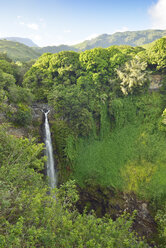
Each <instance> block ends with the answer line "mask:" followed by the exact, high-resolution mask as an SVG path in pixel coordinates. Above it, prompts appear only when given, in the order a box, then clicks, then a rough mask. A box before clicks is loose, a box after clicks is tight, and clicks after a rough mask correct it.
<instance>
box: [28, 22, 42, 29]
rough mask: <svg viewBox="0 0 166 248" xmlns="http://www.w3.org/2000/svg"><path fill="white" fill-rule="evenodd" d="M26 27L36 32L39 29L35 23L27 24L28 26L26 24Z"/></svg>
mask: <svg viewBox="0 0 166 248" xmlns="http://www.w3.org/2000/svg"><path fill="white" fill-rule="evenodd" d="M26 26H27V27H28V28H30V29H33V30H38V29H39V25H38V24H36V23H29V24H26Z"/></svg>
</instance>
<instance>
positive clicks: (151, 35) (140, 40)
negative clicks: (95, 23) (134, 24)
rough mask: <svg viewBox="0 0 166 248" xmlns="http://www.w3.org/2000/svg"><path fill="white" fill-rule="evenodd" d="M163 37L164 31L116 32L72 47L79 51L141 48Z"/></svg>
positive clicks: (165, 32)
mask: <svg viewBox="0 0 166 248" xmlns="http://www.w3.org/2000/svg"><path fill="white" fill-rule="evenodd" d="M163 36H166V30H143V31H127V32H117V33H114V34H110V35H109V34H102V35H100V36H97V37H96V38H94V39H92V40H86V41H84V42H82V43H80V44H77V45H75V46H74V47H75V48H77V49H79V50H87V49H92V48H95V47H103V48H107V47H109V46H112V45H129V46H142V45H144V44H147V43H151V42H153V41H154V40H157V39H159V38H161V37H163Z"/></svg>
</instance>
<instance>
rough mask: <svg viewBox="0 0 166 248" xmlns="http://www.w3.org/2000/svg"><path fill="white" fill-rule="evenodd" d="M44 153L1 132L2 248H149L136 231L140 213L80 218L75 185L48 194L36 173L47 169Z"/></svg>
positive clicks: (33, 145)
mask: <svg viewBox="0 0 166 248" xmlns="http://www.w3.org/2000/svg"><path fill="white" fill-rule="evenodd" d="M42 149H43V145H42V144H40V145H39V144H38V145H36V144H35V143H34V140H32V141H29V140H28V139H17V138H15V137H13V136H9V135H7V134H6V132H5V130H4V129H2V128H1V129H0V156H1V162H0V202H1V205H0V219H1V222H0V246H1V247H2V248H8V247H11V248H14V247H18V248H21V247H59V248H64V247H71V248H72V247H80V248H81V247H89V248H90V247H102V248H104V247H105V248H106V247H112V248H116V247H122V248H124V247H126V248H127V247H128V248H129V247H130V248H131V247H133V248H136V247H137V248H141V247H143V248H145V247H148V245H147V244H146V243H145V242H144V241H141V240H139V239H138V238H137V237H136V235H135V233H134V232H132V231H131V226H132V223H133V219H134V217H135V214H133V216H129V215H128V214H124V215H123V216H121V217H119V218H118V219H117V220H116V221H113V220H112V219H110V218H109V217H104V218H103V219H101V218H97V217H96V216H95V215H94V214H93V213H91V214H88V215H87V214H86V213H85V212H84V213H83V214H82V215H81V214H80V213H79V212H78V211H77V210H76V209H75V203H76V202H77V200H78V194H77V191H76V186H75V184H74V182H73V181H68V182H67V183H66V184H65V185H62V186H61V187H60V188H59V189H56V188H55V189H54V190H50V194H48V190H49V189H48V187H47V186H46V184H45V182H44V181H43V179H42V174H39V173H38V172H37V171H38V170H41V169H42V168H43V161H44V158H40V159H39V158H38V155H39V154H40V153H41V151H42ZM34 168H35V170H34ZM36 170H37V171H36Z"/></svg>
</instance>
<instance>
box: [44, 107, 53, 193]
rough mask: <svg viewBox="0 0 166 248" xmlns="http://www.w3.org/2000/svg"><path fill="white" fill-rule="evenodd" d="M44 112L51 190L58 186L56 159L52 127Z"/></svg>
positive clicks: (48, 174) (46, 113)
mask: <svg viewBox="0 0 166 248" xmlns="http://www.w3.org/2000/svg"><path fill="white" fill-rule="evenodd" d="M49 112H50V110H48V111H47V112H45V111H43V113H44V115H45V123H44V127H45V146H46V156H47V163H46V164H47V176H48V178H49V184H50V187H51V188H54V187H55V186H56V175H55V168H54V157H53V149H52V141H51V132H50V126H49V122H48V113H49Z"/></svg>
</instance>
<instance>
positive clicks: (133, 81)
mask: <svg viewBox="0 0 166 248" xmlns="http://www.w3.org/2000/svg"><path fill="white" fill-rule="evenodd" d="M146 68H147V63H146V62H141V61H140V60H139V58H138V57H136V58H135V59H133V60H131V61H129V62H126V63H125V66H124V68H123V69H118V70H117V75H118V77H119V78H120V80H121V84H120V87H121V90H122V92H123V94H124V95H128V94H134V95H137V94H139V93H141V92H143V91H145V90H146V89H147V86H148V84H149V78H148V73H147V71H146Z"/></svg>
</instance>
